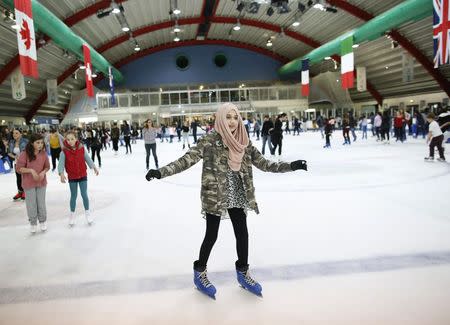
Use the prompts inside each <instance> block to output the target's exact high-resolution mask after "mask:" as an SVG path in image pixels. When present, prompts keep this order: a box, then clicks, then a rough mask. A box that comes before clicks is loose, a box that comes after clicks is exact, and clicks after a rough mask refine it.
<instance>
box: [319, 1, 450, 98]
mask: <svg viewBox="0 0 450 325" xmlns="http://www.w3.org/2000/svg"><path fill="white" fill-rule="evenodd" d="M327 2H328V3H329V4H331V5H333V6H335V7H338V8H341V9H342V10H345V11H347V12H348V13H349V14H351V15H353V16H355V17H358V18H359V19H361V20H364V21H368V20H371V19H373V18H375V16H374V15H372V14H371V13H369V12H367V11H365V10H363V9H361V8H359V7H357V6H355V5H352V4H350V3H348V2H347V1H344V0H327ZM389 35H391V37H392V39H393V40H395V41H397V42H398V43H399V44H400V45H401V46H402V47H403V48H404V49H405V50H407V51H408V52H409V54H411V55H412V56H413V57H414V58H415V59H416V60H417V61H418V62H420V64H422V66H423V67H424V69H425V70H426V71H428V73H429V74H430V75H431V76H432V77H433V78H434V79H435V80H436V82H437V83H438V84H439V86H440V87H441V89H442V90H443V91H444V92H445V93H447V95H448V96H449V97H450V82H449V81H448V80H447V79H446V78H445V76H444V75H443V74H442V73H441V72H440V71H439V70H438V69H435V68H434V66H433V63H432V62H431V61H430V60H429V59H428V58H427V57H426V55H425V54H423V53H422V52H421V51H420V50H419V49H418V48H417V47H416V46H414V44H413V43H412V42H411V41H409V40H408V39H407V38H406V37H404V36H403V35H402V34H400V33H399V32H398V31H396V30H392V31H391V32H390V33H389ZM430 37H431V36H430Z"/></svg>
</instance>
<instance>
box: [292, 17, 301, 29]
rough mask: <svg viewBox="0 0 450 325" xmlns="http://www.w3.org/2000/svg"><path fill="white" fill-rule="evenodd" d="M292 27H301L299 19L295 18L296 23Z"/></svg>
mask: <svg viewBox="0 0 450 325" xmlns="http://www.w3.org/2000/svg"><path fill="white" fill-rule="evenodd" d="M292 26H294V27H297V26H300V21H299V19H297V18H295V20H294V22H293V23H292Z"/></svg>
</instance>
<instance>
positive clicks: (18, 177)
mask: <svg viewBox="0 0 450 325" xmlns="http://www.w3.org/2000/svg"><path fill="white" fill-rule="evenodd" d="M16 184H17V190H18V191H19V193H22V192H23V187H22V174H19V173H18V172H16Z"/></svg>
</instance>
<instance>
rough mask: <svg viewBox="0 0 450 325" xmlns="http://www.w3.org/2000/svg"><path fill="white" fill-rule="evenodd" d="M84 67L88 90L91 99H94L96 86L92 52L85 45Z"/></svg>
mask: <svg viewBox="0 0 450 325" xmlns="http://www.w3.org/2000/svg"><path fill="white" fill-rule="evenodd" d="M83 55H84V66H85V67H86V69H85V70H86V90H87V94H88V96H89V97H94V84H93V82H92V64H91V50H90V49H89V47H88V46H87V45H86V44H83Z"/></svg>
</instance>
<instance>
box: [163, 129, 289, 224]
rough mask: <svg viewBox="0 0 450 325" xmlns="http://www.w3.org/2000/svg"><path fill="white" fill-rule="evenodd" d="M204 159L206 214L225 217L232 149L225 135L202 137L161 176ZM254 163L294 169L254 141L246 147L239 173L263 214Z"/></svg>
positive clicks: (250, 200) (260, 166)
mask: <svg viewBox="0 0 450 325" xmlns="http://www.w3.org/2000/svg"><path fill="white" fill-rule="evenodd" d="M200 159H203V170H202V188H201V192H200V195H201V201H202V213H203V214H205V213H210V214H213V215H217V216H221V217H224V216H226V214H227V209H226V208H225V205H226V194H227V193H226V190H227V186H226V184H227V178H226V174H227V170H228V168H229V167H228V148H227V147H226V146H225V145H224V143H223V142H222V137H221V136H220V135H219V134H218V133H216V132H212V133H210V134H209V135H206V136H204V137H202V138H201V139H200V140H199V141H198V142H197V146H195V147H193V148H191V150H189V151H188V152H186V154H185V155H184V156H182V157H181V158H179V159H178V160H175V161H174V162H171V163H170V164H168V165H166V166H164V167H162V168H161V169H160V172H161V178H164V177H168V176H171V175H174V174H177V173H181V172H182V171H184V170H186V169H188V168H189V167H191V166H193V165H194V164H196V163H197V162H198V161H199V160H200ZM252 164H253V165H255V166H256V167H257V168H258V169H260V170H262V171H265V172H272V173H285V172H290V171H292V169H291V165H290V163H285V162H281V163H276V162H272V161H270V160H267V159H265V158H264V156H263V155H262V154H261V153H260V152H259V151H258V149H256V148H255V147H254V146H253V145H252V144H251V142H250V143H249V145H248V147H247V148H246V149H245V155H244V157H243V160H242V165H241V170H240V171H239V174H240V176H241V179H242V183H243V185H244V191H245V193H246V196H247V197H246V199H247V202H248V205H249V208H250V209H251V210H254V211H255V212H256V213H259V210H258V204H257V203H256V200H255V188H254V187H253V172H252Z"/></svg>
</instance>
